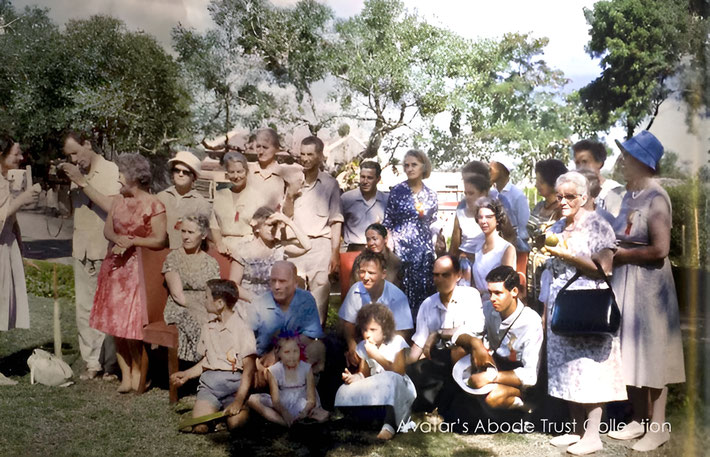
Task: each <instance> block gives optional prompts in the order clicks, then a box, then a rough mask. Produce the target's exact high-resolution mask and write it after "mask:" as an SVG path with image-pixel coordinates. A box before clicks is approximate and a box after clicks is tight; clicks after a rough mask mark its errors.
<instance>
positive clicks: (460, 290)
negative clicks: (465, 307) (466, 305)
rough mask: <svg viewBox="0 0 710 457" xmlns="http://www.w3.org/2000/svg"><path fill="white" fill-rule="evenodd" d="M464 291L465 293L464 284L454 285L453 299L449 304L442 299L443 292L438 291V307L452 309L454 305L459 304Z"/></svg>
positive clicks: (444, 309) (446, 309)
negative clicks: (445, 303)
mask: <svg viewBox="0 0 710 457" xmlns="http://www.w3.org/2000/svg"><path fill="white" fill-rule="evenodd" d="M462 293H464V291H463V288H462V286H456V287H454V292H453V293H452V294H451V299H450V300H449V303H448V305H444V303H443V302H442V301H441V294H440V293H439V292H437V293H436V307H437V308H439V309H440V310H442V311H448V310H450V309H451V306H452V305H456V304H458V302H459V299H460V298H461V297H460V296H461V294H462Z"/></svg>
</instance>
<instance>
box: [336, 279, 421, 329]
mask: <svg viewBox="0 0 710 457" xmlns="http://www.w3.org/2000/svg"><path fill="white" fill-rule="evenodd" d="M369 303H372V299H371V298H370V294H369V293H368V292H367V289H365V286H364V285H363V284H362V281H359V282H356V283H355V284H353V286H352V287H351V288H350V290H349V291H348V294H347V295H346V296H345V301H343V304H342V305H341V306H340V311H338V316H339V317H340V318H341V319H342V320H344V321H346V322H350V323H351V324H354V323H355V319H356V317H357V312H358V311H360V308H362V307H363V306H364V305H367V304H369ZM377 303H380V304H382V305H385V306H387V307H388V308H389V309H390V310H391V311H392V314H394V328H395V330H409V329H411V328H414V321H413V320H412V311H411V310H410V309H409V301H408V300H407V296H406V295H404V292H402V291H401V290H399V288H398V287H397V286H395V285H394V284H392V283H391V282H389V281H387V280H385V287H384V289H383V290H382V295H381V296H380V298H378V299H377Z"/></svg>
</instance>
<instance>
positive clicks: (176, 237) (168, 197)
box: [157, 186, 212, 249]
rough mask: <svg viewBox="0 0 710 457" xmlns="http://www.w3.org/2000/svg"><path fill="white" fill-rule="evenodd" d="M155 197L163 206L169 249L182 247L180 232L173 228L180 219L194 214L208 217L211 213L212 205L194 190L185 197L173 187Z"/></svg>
mask: <svg viewBox="0 0 710 457" xmlns="http://www.w3.org/2000/svg"><path fill="white" fill-rule="evenodd" d="M157 197H158V200H160V201H161V202H163V205H165V215H166V217H167V220H168V221H167V224H168V225H167V229H168V241H169V242H170V249H177V248H179V247H181V246H182V235H181V234H180V230H178V229H177V228H176V227H175V226H176V224H177V223H178V222H179V221H180V220H181V219H182V218H184V217H186V216H190V215H193V214H196V213H200V214H204V215H205V216H207V217H210V214H211V213H212V204H210V202H209V201H207V199H206V198H205V197H203V196H202V195H201V194H200V193H199V192H197V191H196V190H195V189H192V190H190V192H188V193H186V194H185V195H180V194H179V193H178V191H177V190H176V189H175V186H170V187H168V188H167V189H165V190H164V191H162V192H159V193H158V195H157Z"/></svg>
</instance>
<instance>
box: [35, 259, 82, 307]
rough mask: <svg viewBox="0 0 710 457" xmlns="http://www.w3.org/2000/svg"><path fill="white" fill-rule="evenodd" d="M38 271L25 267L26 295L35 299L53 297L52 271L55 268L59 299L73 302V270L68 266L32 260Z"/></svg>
mask: <svg viewBox="0 0 710 457" xmlns="http://www.w3.org/2000/svg"><path fill="white" fill-rule="evenodd" d="M33 262H34V263H35V264H36V265H37V266H38V267H39V270H37V269H36V268H32V267H31V266H25V282H26V284H27V293H28V294H31V295H35V296H37V297H48V298H53V297H54V288H53V280H52V270H53V267H54V265H56V266H57V293H58V296H59V297H60V298H66V299H68V300H70V301H72V302H73V301H74V270H73V269H72V267H71V266H69V265H62V264H58V263H57V264H55V263H52V262H45V261H43V260H33Z"/></svg>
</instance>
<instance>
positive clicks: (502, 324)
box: [494, 300, 525, 329]
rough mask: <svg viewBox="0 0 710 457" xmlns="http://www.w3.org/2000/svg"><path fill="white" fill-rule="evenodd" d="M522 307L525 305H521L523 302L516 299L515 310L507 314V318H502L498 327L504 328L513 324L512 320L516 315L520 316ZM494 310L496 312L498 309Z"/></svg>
mask: <svg viewBox="0 0 710 457" xmlns="http://www.w3.org/2000/svg"><path fill="white" fill-rule="evenodd" d="M523 308H525V305H523V302H521V301H520V300H518V303H517V306H516V308H515V311H513V314H511V315H510V316H508V317H507V318H505V319H503V320H502V321H501V322H500V328H501V329H504V328H508V327H510V326H511V325H512V324H513V322H514V321H515V319H517V317H518V316H520V314H521V313H522V312H523ZM494 312H498V311H494Z"/></svg>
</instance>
